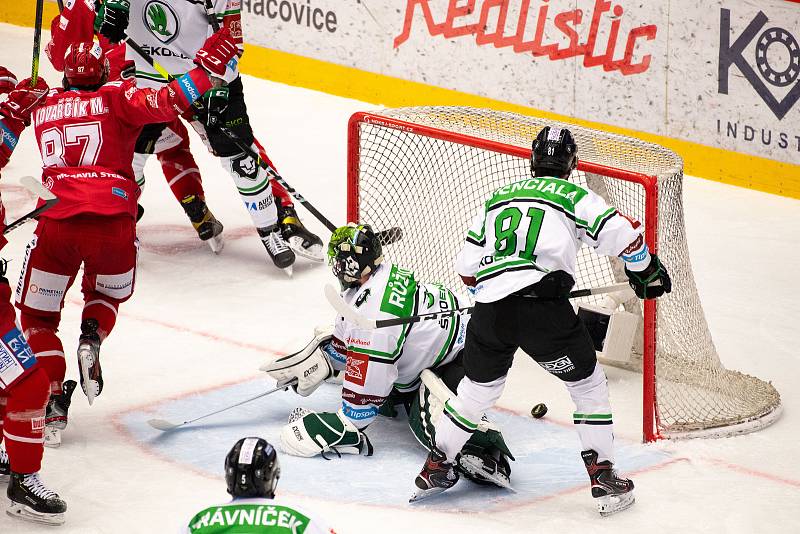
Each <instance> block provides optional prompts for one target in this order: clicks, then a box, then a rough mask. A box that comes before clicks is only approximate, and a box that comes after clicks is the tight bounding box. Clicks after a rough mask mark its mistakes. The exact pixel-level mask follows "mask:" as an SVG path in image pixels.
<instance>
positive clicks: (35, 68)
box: [31, 0, 44, 87]
mask: <svg viewBox="0 0 800 534" xmlns="http://www.w3.org/2000/svg"><path fill="white" fill-rule="evenodd" d="M43 9H44V0H36V21H35V23H34V27H33V62H32V63H31V87H36V82H37V81H38V80H39V53H40V51H41V44H42V10H43Z"/></svg>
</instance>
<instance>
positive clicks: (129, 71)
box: [119, 60, 136, 80]
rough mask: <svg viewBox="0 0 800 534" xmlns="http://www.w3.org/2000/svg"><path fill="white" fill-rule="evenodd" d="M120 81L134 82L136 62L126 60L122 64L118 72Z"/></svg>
mask: <svg viewBox="0 0 800 534" xmlns="http://www.w3.org/2000/svg"><path fill="white" fill-rule="evenodd" d="M119 77H120V79H121V80H135V79H136V62H134V61H131V60H128V61H126V62H125V63H123V64H122V69H120V71H119Z"/></svg>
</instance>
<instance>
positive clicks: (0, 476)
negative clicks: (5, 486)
mask: <svg viewBox="0 0 800 534" xmlns="http://www.w3.org/2000/svg"><path fill="white" fill-rule="evenodd" d="M10 475H11V463H10V461H9V459H8V453H7V452H6V448H5V447H4V446H3V444H2V443H0V482H8V477H9V476H10Z"/></svg>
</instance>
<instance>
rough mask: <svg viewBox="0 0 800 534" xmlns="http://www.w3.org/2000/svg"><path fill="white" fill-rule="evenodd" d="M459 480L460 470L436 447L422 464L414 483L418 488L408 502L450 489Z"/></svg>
mask: <svg viewBox="0 0 800 534" xmlns="http://www.w3.org/2000/svg"><path fill="white" fill-rule="evenodd" d="M456 482H458V471H456V468H455V465H454V464H453V463H452V462H448V461H447V458H446V457H445V455H444V454H442V453H441V452H439V451H437V450H436V449H434V450H432V451H431V452H430V453H428V459H427V460H425V465H424V466H422V471H420V473H419V474H418V475H417V478H416V480H414V484H415V485H416V486H417V490H416V491H415V492H414V494H413V495H412V496H411V498H410V499H409V500H408V502H414V501H419V500H422V499H426V498H428V497H430V496H431V495H436V494H437V493H441V492H443V491H444V490H447V489H450V488H452V487H453V486H455V484H456Z"/></svg>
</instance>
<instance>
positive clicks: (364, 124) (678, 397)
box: [348, 107, 780, 441]
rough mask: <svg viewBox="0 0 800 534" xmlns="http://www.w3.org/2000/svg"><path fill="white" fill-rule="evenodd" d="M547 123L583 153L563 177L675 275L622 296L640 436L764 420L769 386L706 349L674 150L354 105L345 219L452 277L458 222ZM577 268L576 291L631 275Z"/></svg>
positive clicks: (507, 116) (411, 261)
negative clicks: (665, 284) (642, 297)
mask: <svg viewBox="0 0 800 534" xmlns="http://www.w3.org/2000/svg"><path fill="white" fill-rule="evenodd" d="M546 124H550V125H555V126H564V127H568V128H570V130H571V131H572V133H573V135H574V136H575V139H576V142H577V144H578V157H579V160H580V163H579V165H578V169H577V170H576V171H575V172H574V173H573V175H572V178H571V179H572V180H575V181H577V182H579V183H581V184H582V185H588V186H589V187H591V188H592V189H593V190H594V191H595V192H597V193H599V194H600V195H601V196H603V197H604V198H605V199H606V200H607V202H609V203H610V204H612V205H614V206H616V207H617V208H618V209H619V210H620V211H621V212H622V213H624V214H627V215H630V216H633V217H635V218H636V219H638V220H639V221H641V222H642V223H643V224H644V225H645V236H646V239H647V242H648V245H649V246H650V248H651V250H655V251H657V252H658V254H659V256H660V257H661V258H662V260H663V262H664V264H665V265H666V266H667V267H668V269H669V272H670V275H671V277H672V281H673V289H672V293H670V294H669V295H667V296H664V297H662V298H660V299H658V301H657V302H656V301H653V300H648V301H644V302H641V301H639V300H638V299H633V300H631V301H628V302H625V303H622V304H620V306H624V308H625V309H626V310H627V311H629V312H632V313H635V314H638V315H639V316H641V318H642V320H641V321H640V323H639V333H638V334H637V336H636V341H635V343H634V346H633V358H632V359H631V360H630V361H629V362H628V363H626V364H625V366H627V367H628V368H630V369H634V370H639V371H641V372H642V375H643V408H644V410H643V435H644V439H645V440H646V441H652V440H655V439H659V438H665V437H668V438H676V437H696V436H724V435H731V434H737V433H744V432H750V431H753V430H757V429H759V428H762V427H764V426H766V425H768V424H769V423H770V422H772V421H773V420H774V419H775V418H776V417H777V415H778V414H779V412H780V395H779V394H778V392H777V391H776V390H775V388H774V387H773V386H772V385H771V384H769V383H766V382H764V381H762V380H760V379H758V378H755V377H752V376H749V375H746V374H743V373H740V372H737V371H732V370H729V369H726V368H725V367H724V366H723V365H722V363H721V361H720V358H719V356H718V354H717V351H716V349H715V348H714V343H713V341H712V339H711V335H710V333H709V330H708V326H707V324H706V320H705V316H704V314H703V308H702V306H701V304H700V299H699V297H698V294H697V289H696V287H695V283H694V278H693V276H692V268H691V262H690V260H689V250H688V245H687V242H686V233H685V228H684V218H683V196H682V179H683V162H682V160H681V158H680V157H679V156H678V155H677V154H675V153H674V152H671V151H669V150H667V149H665V148H663V147H661V146H658V145H654V144H651V143H647V142H644V141H642V140H639V139H635V138H632V137H625V136H621V135H614V134H609V133H605V132H602V131H597V130H592V129H588V128H583V127H580V126H574V125H569V124H554V123H553V122H545V121H543V120H541V119H538V118H534V117H528V116H522V115H517V114H514V113H507V112H498V111H492V110H485V109H474V108H460V107H414V108H400V109H388V110H382V111H378V112H371V113H357V114H355V115H353V117H352V118H351V120H350V125H349V140H348V143H349V148H348V220H350V221H356V220H357V221H361V222H366V223H369V224H371V225H373V227H374V228H377V229H380V228H390V227H394V226H398V227H400V228H402V230H403V232H404V237H403V239H402V240H401V241H399V242H397V243H396V244H394V245H391V246H387V247H386V250H385V254H386V256H387V258H388V259H389V260H391V261H393V262H396V263H398V264H401V265H403V266H405V267H408V268H413V269H414V270H415V272H416V273H417V275H418V276H419V277H420V278H421V279H425V280H429V281H438V282H441V283H443V284H446V285H448V286H450V287H453V288H460V287H462V282H461V280H460V279H459V278H458V276H457V274H456V273H455V271H454V270H453V261H454V258H455V255H456V253H457V252H458V250H459V249H460V248H461V246H462V243H463V239H464V235H465V232H466V229H467V228H468V227H469V225H470V223H471V220H472V218H473V217H474V215H475V213H476V212H477V210H478V208H479V206H480V205H481V204H482V203H483V202H484V201H485V199H486V198H487V196H488V195H489V194H490V193H491V192H492V191H494V190H495V189H497V188H498V187H501V186H503V185H505V184H508V183H510V182H512V181H516V180H519V179H521V178H524V177H526V176H529V175H530V170H529V165H530V163H529V158H530V146H531V141H532V139H534V138H535V137H536V134H537V133H538V132H539V130H540V129H541V128H542V127H544V126H545V125H546ZM576 275H577V276H576V278H577V284H576V287H577V288H587V287H599V286H605V285H609V284H613V283H617V282H623V281H627V278H626V277H625V275H624V272H623V266H622V264H621V262H620V260H618V259H616V258H614V259H612V258H608V257H605V256H599V255H597V254H595V253H594V252H593V250H591V249H590V248H589V247H583V248H582V249H581V251H580V253H579V258H578V269H577V273H576ZM601 300H602V297H589V298H587V299H585V302H587V303H594V304H599V303H600V301H601ZM606 302H607V301H606ZM604 363H612V364H613V362H604Z"/></svg>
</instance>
